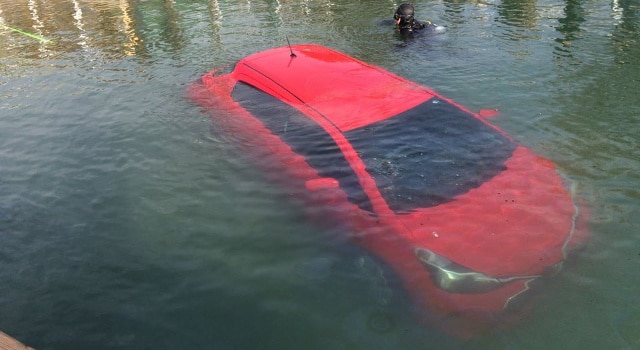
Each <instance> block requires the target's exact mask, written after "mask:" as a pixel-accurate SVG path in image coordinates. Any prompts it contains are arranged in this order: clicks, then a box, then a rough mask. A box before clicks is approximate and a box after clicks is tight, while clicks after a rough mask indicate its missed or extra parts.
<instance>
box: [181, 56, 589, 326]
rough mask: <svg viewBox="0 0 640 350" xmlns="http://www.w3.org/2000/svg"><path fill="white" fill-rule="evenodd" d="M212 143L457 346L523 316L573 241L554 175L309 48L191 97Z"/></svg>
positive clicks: (507, 142) (573, 211)
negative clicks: (202, 110)
mask: <svg viewBox="0 0 640 350" xmlns="http://www.w3.org/2000/svg"><path fill="white" fill-rule="evenodd" d="M190 93H191V96H192V98H193V99H194V100H195V101H197V102H198V103H200V104H201V105H202V106H205V107H207V108H209V109H210V110H211V115H212V117H213V119H214V120H215V122H216V124H217V125H218V126H219V128H220V130H222V131H223V132H225V133H227V134H229V135H233V138H234V140H235V141H237V143H238V145H240V146H241V147H242V148H243V149H244V150H246V152H248V154H251V155H252V157H253V159H255V160H257V162H256V163H257V165H258V166H259V167H260V168H261V169H263V170H264V171H265V172H266V174H267V175H269V176H270V177H271V178H272V179H273V180H274V181H276V182H278V183H280V184H282V185H283V186H285V187H286V188H287V189H288V190H289V191H290V192H291V193H293V194H295V195H296V196H297V197H299V198H300V199H301V200H302V201H303V202H304V203H305V206H306V207H307V208H309V209H310V211H311V212H313V213H314V214H315V217H316V218H320V219H321V220H322V221H325V222H326V221H331V222H335V223H340V224H346V225H347V226H348V228H349V230H350V232H353V233H354V234H353V238H354V240H355V241H356V242H357V243H359V244H361V245H363V246H364V247H366V248H368V249H369V250H370V251H371V252H372V253H374V254H375V255H377V256H379V257H380V258H382V259H383V260H384V261H385V262H386V263H387V264H388V265H389V266H391V267H392V268H393V269H394V271H395V272H396V273H397V274H398V275H399V276H400V277H401V280H402V281H403V283H404V287H405V288H406V290H407V291H408V292H409V293H410V295H411V296H412V298H413V300H414V301H415V303H416V304H418V305H419V307H420V310H422V311H423V312H421V314H423V315H426V317H427V318H428V319H429V320H431V321H433V322H434V323H435V324H436V325H439V326H441V327H443V328H444V329H446V330H448V331H450V332H452V333H455V334H458V335H462V336H469V335H474V334H477V333H479V332H484V331H487V330H490V329H493V328H494V327H499V326H500V325H501V324H502V323H504V321H505V320H509V319H510V317H511V316H514V315H515V316H516V317H519V316H520V315H521V314H520V312H521V310H525V309H527V308H528V307H527V306H528V305H531V300H530V298H529V296H530V294H532V293H531V292H532V291H533V290H534V289H535V288H534V286H536V285H537V284H539V282H542V281H544V280H545V279H546V278H547V277H549V276H552V275H554V274H556V273H558V272H559V271H560V270H561V268H562V265H563V262H564V261H565V259H566V258H567V254H568V252H569V250H570V249H571V248H572V247H574V246H576V245H578V244H579V243H580V242H582V241H583V240H584V238H585V235H586V231H585V230H584V229H583V226H584V225H583V224H582V223H583V222H584V214H582V213H581V212H580V211H579V207H578V205H577V204H576V202H575V200H574V198H573V197H572V194H571V193H570V191H569V190H568V189H567V187H566V186H565V184H564V182H563V179H562V178H561V177H560V176H559V175H558V173H557V171H556V169H555V166H554V164H553V163H552V162H550V161H549V160H547V159H544V158H542V157H540V156H538V155H536V154H535V153H534V152H532V151H531V150H529V149H527V148H525V147H523V146H521V145H519V144H517V143H516V142H514V141H513V140H512V139H511V138H510V137H509V136H508V135H506V134H505V133H504V132H503V131H501V130H499V129H498V128H497V127H495V126H493V125H491V124H489V123H488V122H487V121H486V120H485V117H483V116H481V115H480V114H476V113H473V112H471V111H469V110H467V109H466V108H464V107H462V106H461V105H459V104H457V103H455V102H453V101H452V100H450V99H447V98H445V97H443V96H441V95H439V94H437V93H436V92H434V91H433V90H431V89H429V88H427V87H424V86H421V85H419V84H416V83H414V82H411V81H408V80H406V79H404V78H402V77H399V76H397V75H395V74H392V73H390V72H388V71H385V70H383V69H381V68H378V67H375V66H372V65H369V64H367V63H364V62H361V61H359V60H357V59H355V58H352V57H350V56H347V55H345V54H343V53H340V52H337V51H334V50H331V49H328V48H326V47H322V46H318V45H310V44H305V45H295V46H289V47H281V48H275V49H271V50H266V51H263V52H259V53H255V54H252V55H250V56H248V57H245V58H243V59H241V60H240V61H239V62H238V63H237V64H236V65H235V68H234V69H233V70H232V71H231V72H226V73H220V72H218V71H213V72H210V73H207V74H205V75H204V76H203V77H202V78H201V79H200V80H199V81H198V82H196V83H195V84H193V85H192V87H191V89H190Z"/></svg>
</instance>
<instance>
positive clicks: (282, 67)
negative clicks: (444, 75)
mask: <svg viewBox="0 0 640 350" xmlns="http://www.w3.org/2000/svg"><path fill="white" fill-rule="evenodd" d="M292 50H293V52H294V53H295V57H294V56H291V49H290V48H289V47H280V48H276V49H272V50H267V51H263V52H259V53H256V54H253V55H250V56H248V57H246V58H244V59H242V60H240V61H239V62H238V64H237V65H236V68H235V71H234V73H235V74H237V77H238V79H239V80H245V79H243V78H246V79H248V80H250V81H247V82H248V83H250V84H255V85H259V87H260V88H262V89H264V90H266V91H268V90H272V91H273V90H274V89H273V88H271V89H269V87H268V86H269V85H270V84H276V85H279V86H280V87H282V88H284V89H285V90H287V91H289V92H290V93H291V95H292V96H293V97H294V99H291V98H290V97H289V98H287V96H283V98H284V99H285V100H287V99H288V100H289V102H290V103H294V104H295V103H300V102H302V103H304V104H306V105H308V106H309V107H311V108H313V109H315V110H316V111H318V112H319V113H321V114H322V115H323V116H324V117H325V118H327V119H328V120H329V121H331V122H332V123H333V124H334V125H335V126H336V127H337V128H338V129H340V130H341V131H343V132H346V131H349V130H352V129H355V128H358V127H361V126H364V125H368V124H371V123H374V122H377V121H380V120H384V119H387V118H390V117H392V116H394V115H397V114H399V113H400V112H403V111H405V110H407V109H409V108H412V107H415V106H416V105H418V104H420V103H422V102H424V101H426V100H428V99H430V98H432V97H433V96H434V95H433V94H432V93H431V92H430V91H428V90H427V89H425V88H424V87H422V86H420V85H418V84H415V83H413V82H410V81H408V80H406V79H403V78H401V77H399V76H397V75H394V74H392V73H389V72H387V71H383V70H381V69H379V68H377V67H375V66H371V65H368V64H366V63H364V62H362V61H359V60H356V59H354V58H352V57H349V56H346V55H344V54H342V53H340V52H337V51H333V50H331V49H328V48H326V47H323V46H318V45H309V44H306V45H296V46H294V47H293V48H292ZM246 70H252V71H254V72H247V71H246ZM256 72H257V73H259V74H256ZM256 75H259V76H263V77H264V78H265V79H264V80H262V81H255V80H253V79H255V78H254V77H255V76H256ZM295 99H297V101H295Z"/></svg>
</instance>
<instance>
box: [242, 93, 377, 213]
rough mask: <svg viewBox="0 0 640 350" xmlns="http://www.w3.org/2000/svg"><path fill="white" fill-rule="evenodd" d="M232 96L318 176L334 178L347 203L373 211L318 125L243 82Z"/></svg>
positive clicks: (341, 155)
mask: <svg viewBox="0 0 640 350" xmlns="http://www.w3.org/2000/svg"><path fill="white" fill-rule="evenodd" d="M231 97H232V98H233V99H234V100H235V101H236V102H238V103H239V104H240V105H241V106H242V107H243V108H244V109H246V110H247V111H249V112H250V113H251V114H252V115H254V116H255V117H256V118H258V119H259V120H260V121H261V122H262V123H263V124H264V125H265V126H266V127H267V128H268V129H269V130H271V132H272V133H273V134H275V135H277V136H278V137H280V139H282V140H283V141H284V142H285V143H286V144H287V145H289V146H290V147H291V149H292V150H293V151H294V152H296V153H298V154H300V155H301V156H303V157H304V158H305V160H306V161H307V163H308V164H309V165H310V166H311V167H313V168H314V169H316V170H317V171H318V174H320V176H323V177H330V178H334V179H336V180H337V181H338V183H339V184H340V188H341V189H342V190H343V191H344V192H345V193H346V194H347V197H348V199H349V201H350V202H352V203H354V204H356V205H358V206H359V207H360V208H361V209H363V210H366V211H370V212H373V206H372V204H371V201H370V200H369V197H368V196H367V195H366V194H365V192H364V190H363V189H362V187H361V186H360V183H359V181H358V177H357V175H356V174H355V172H354V171H353V169H351V167H350V166H349V162H347V160H346V159H345V157H344V155H343V154H342V152H341V151H340V148H339V147H338V145H337V144H336V143H335V141H334V140H333V138H332V137H331V135H329V134H328V133H327V132H326V131H325V130H324V129H323V128H322V127H321V126H320V125H318V124H317V123H316V122H315V121H313V120H311V119H309V117H307V116H305V115H304V114H302V113H301V112H300V111H298V110H297V109H295V108H293V107H291V106H290V105H288V104H286V103H284V102H282V101H280V100H279V99H277V98H275V97H273V96H271V95H269V94H267V93H265V92H263V91H261V90H259V89H256V88H255V87H253V86H251V85H249V84H246V83H243V82H238V83H237V84H236V85H235V86H234V88H233V92H232V94H231Z"/></svg>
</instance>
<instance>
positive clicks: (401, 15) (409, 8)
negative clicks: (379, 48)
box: [393, 4, 415, 26]
mask: <svg viewBox="0 0 640 350" xmlns="http://www.w3.org/2000/svg"><path fill="white" fill-rule="evenodd" d="M414 14H415V10H414V9H413V5H411V4H402V5H400V6H398V9H397V10H396V13H395V14H394V15H393V19H395V20H396V24H397V25H400V26H402V25H403V24H408V23H411V22H412V21H413V15H414Z"/></svg>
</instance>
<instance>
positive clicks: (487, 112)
mask: <svg viewBox="0 0 640 350" xmlns="http://www.w3.org/2000/svg"><path fill="white" fill-rule="evenodd" d="M498 114H500V111H499V110H497V109H481V110H480V113H478V115H480V117H482V118H493V117H495V116H497V115H498Z"/></svg>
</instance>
